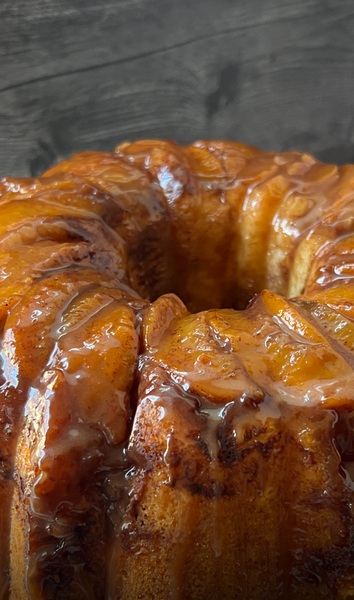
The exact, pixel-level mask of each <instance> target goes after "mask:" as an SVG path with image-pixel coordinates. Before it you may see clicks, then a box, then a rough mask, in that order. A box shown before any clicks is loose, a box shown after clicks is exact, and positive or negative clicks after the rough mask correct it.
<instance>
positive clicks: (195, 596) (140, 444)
mask: <svg viewBox="0 0 354 600" xmlns="http://www.w3.org/2000/svg"><path fill="white" fill-rule="evenodd" d="M0 215H1V219H0V261H1V262H0V264H1V269H0V280H1V286H0V321H1V380H0V394H1V402H0V411H1V412H0V415H1V416H0V423H1V425H0V444H1V445H0V447H1V455H0V599H3V600H7V599H10V600H25V599H26V598H28V599H31V600H62V599H63V600H64V598H65V600H86V599H89V600H106V599H107V600H113V599H114V600H115V599H117V600H118V599H120V600H136V599H138V598H139V599H140V600H150V599H151V600H152V599H155V600H167V599H173V600H201V599H203V600H216V599H225V600H231V599H232V600H237V599H240V600H241V599H247V600H258V599H270V600H277V599H283V600H298V599H301V600H302V599H304V600H312V599H313V600H314V599H316V600H317V599H318V598H319V597H321V598H322V597H323V598H331V599H335V600H343V599H345V598H350V597H352V596H353V595H354V558H353V556H354V553H353V552H354V547H353V542H352V537H353V536H352V531H353V528H354V512H353V511H354V508H353V506H354V505H353V502H354V479H353V478H354V439H353V437H354V436H353V423H354V406H353V401H354V396H353V394H354V392H353V390H354V374H353V365H354V355H353V349H354V284H353V275H354V167H353V166H350V165H347V166H345V167H341V168H337V167H335V166H331V165H324V164H322V163H320V162H318V161H317V160H315V159H314V158H313V157H312V156H309V155H306V154H298V153H295V152H292V153H284V154H275V153H272V152H269V153H263V152H261V151H260V150H257V149H256V148H251V147H247V146H244V145H242V144H237V143H231V142H218V141H215V142H197V143H195V144H192V145H191V146H188V147H179V146H177V145H175V144H174V143H172V142H158V141H151V140H150V141H144V142H135V143H133V144H128V143H126V144H122V145H120V146H118V148H117V149H116V151H115V152H114V153H111V154H109V153H98V152H86V153H83V154H79V155H77V156H74V157H73V158H72V159H70V160H68V161H65V162H62V163H60V164H59V165H57V166H56V167H54V168H53V169H51V170H50V171H48V172H47V173H45V174H44V176H43V177H42V178H39V179H27V180H26V179H24V180H15V179H8V178H6V179H3V180H2V181H1V182H0ZM262 290H263V291H262ZM175 294H176V295H175ZM255 294H257V295H256V296H255ZM254 296H255V298H254V299H253V301H252V302H251V303H250V304H249V305H248V307H247V308H246V305H247V303H248V302H249V300H251V299H252V298H253V297H254ZM141 298H146V299H147V300H142V299H141ZM179 298H181V300H180V299H179ZM286 298H294V299H293V300H287V299H286ZM154 300H155V301H154ZM149 301H154V302H153V303H152V304H149ZM186 306H187V307H188V309H187V308H186ZM234 309H239V310H234ZM198 311H202V312H198Z"/></svg>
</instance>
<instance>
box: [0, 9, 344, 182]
mask: <svg viewBox="0 0 354 600" xmlns="http://www.w3.org/2000/svg"><path fill="white" fill-rule="evenodd" d="M140 137H159V138H161V137H167V138H174V139H176V140H177V141H178V142H190V141H192V140H194V139H196V138H203V137H204V138H205V137H217V138H228V139H237V140H240V141H243V142H247V143H251V144H256V145H258V146H260V147H262V148H264V149H277V150H285V149H291V148H296V149H299V150H305V151H309V152H313V153H315V154H316V155H317V156H319V157H320V158H322V159H323V160H328V161H334V162H339V163H343V162H354V1H353V0H297V1H296V0H293V1H292V0H95V1H93V0H0V176H2V175H5V174H8V175H30V174H31V175H37V174H39V173H40V172H42V171H43V170H44V169H46V168H47V167H49V165H51V164H52V163H53V162H55V161H56V160H58V159H59V158H62V157H65V156H68V155H70V154H72V153H73V152H77V151H80V150H83V149H88V148H95V149H112V148H113V147H114V146H115V145H116V144H117V143H118V142H121V141H123V140H133V139H136V138H140Z"/></svg>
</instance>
